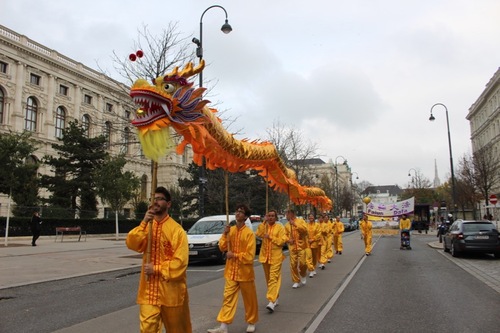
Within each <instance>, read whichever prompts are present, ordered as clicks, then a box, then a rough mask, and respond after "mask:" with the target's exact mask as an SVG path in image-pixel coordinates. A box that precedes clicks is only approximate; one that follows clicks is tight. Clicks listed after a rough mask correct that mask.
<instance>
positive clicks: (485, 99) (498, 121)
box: [466, 68, 500, 218]
mask: <svg viewBox="0 0 500 333" xmlns="http://www.w3.org/2000/svg"><path fill="white" fill-rule="evenodd" d="M466 119H467V120H468V121H469V124H470V133H471V143H472V152H473V153H475V152H477V151H479V150H483V149H486V151H487V152H488V153H489V154H491V155H492V156H497V157H498V156H500V68H498V69H497V71H496V73H495V74H494V75H493V77H492V78H491V79H490V80H489V82H488V83H487V84H486V87H485V89H484V90H483V92H482V93H481V95H480V96H479V98H478V99H477V100H476V102H474V104H472V106H471V107H470V108H469V113H468V114H467V117H466ZM492 193H495V194H496V195H497V196H499V195H500V184H497V185H496V186H495V187H494V188H492ZM486 204H487V203H486V201H482V202H481V204H480V207H479V208H480V210H481V216H483V215H484V214H485V213H486V209H485V206H486ZM497 218H498V217H497Z"/></svg>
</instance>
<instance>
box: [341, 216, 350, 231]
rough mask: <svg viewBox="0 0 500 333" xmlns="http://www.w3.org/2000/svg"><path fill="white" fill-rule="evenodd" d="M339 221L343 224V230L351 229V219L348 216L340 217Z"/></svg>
mask: <svg viewBox="0 0 500 333" xmlns="http://www.w3.org/2000/svg"><path fill="white" fill-rule="evenodd" d="M340 222H342V224H343V225H344V231H352V225H351V219H350V218H348V217H341V218H340Z"/></svg>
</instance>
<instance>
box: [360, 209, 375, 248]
mask: <svg viewBox="0 0 500 333" xmlns="http://www.w3.org/2000/svg"><path fill="white" fill-rule="evenodd" d="M359 228H360V229H361V239H362V240H363V241H364V243H365V254H366V255H367V256H369V255H370V254H371V253H372V223H371V222H370V221H369V220H368V215H367V214H363V219H362V220H361V222H360V223H359Z"/></svg>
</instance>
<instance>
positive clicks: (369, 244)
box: [363, 234, 372, 253]
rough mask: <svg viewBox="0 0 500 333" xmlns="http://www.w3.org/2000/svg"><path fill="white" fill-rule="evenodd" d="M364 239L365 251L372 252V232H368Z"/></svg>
mask: <svg viewBox="0 0 500 333" xmlns="http://www.w3.org/2000/svg"><path fill="white" fill-rule="evenodd" d="M363 240H364V241H365V253H371V252H372V234H367V235H365V236H364V237H363Z"/></svg>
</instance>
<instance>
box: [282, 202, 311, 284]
mask: <svg viewBox="0 0 500 333" xmlns="http://www.w3.org/2000/svg"><path fill="white" fill-rule="evenodd" d="M286 218H287V220H288V222H287V223H286V224H285V233H286V237H287V242H288V251H289V254H290V271H291V273H292V281H293V285H292V288H293V289H297V288H299V287H300V286H305V285H306V283H307V278H306V275H307V263H306V248H307V225H306V222H305V221H304V220H303V219H302V218H297V216H296V215H295V211H294V210H292V209H289V210H288V211H287V212H286Z"/></svg>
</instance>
